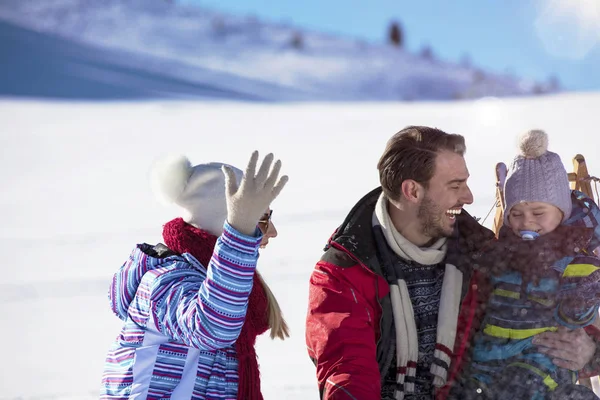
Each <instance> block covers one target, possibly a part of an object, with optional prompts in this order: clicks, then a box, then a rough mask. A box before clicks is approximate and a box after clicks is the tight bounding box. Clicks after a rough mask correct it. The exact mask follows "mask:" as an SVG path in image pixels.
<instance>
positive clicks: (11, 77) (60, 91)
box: [0, 21, 306, 101]
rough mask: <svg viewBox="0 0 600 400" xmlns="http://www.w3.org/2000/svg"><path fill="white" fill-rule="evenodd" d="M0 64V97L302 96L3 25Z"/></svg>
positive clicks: (0, 25)
mask: <svg viewBox="0 0 600 400" xmlns="http://www.w3.org/2000/svg"><path fill="white" fill-rule="evenodd" d="M0 60H2V62H0V94H1V95H4V96H17V97H45V98H62V99H89V100H108V99H148V98H169V97H172V98H182V97H195V98H207V99H229V100H245V101H274V100H279V101H281V100H288V99H296V100H297V99H302V98H305V97H306V96H304V95H303V94H301V93H297V92H296V91H294V90H291V89H284V88H279V87H277V86H276V85H274V84H270V83H261V82H257V81H253V80H250V79H244V78H241V77H238V76H235V75H231V74H226V73H219V72H213V71H208V70H204V69H203V68H201V67H193V68H190V67H188V66H186V65H185V64H182V63H181V62H178V61H177V60H170V59H157V58H156V57H152V56H146V55H140V54H136V53H129V52H126V51H122V50H112V49H106V48H98V47H96V46H91V45H87V44H82V43H77V42H74V41H72V40H69V39H65V38H61V37H58V36H55V35H48V34H41V33H38V32H35V31H32V30H30V29H26V28H23V27H19V26H17V25H13V24H11V23H7V22H2V21H0ZM173 71H176V73H174V72H173ZM186 75H188V76H186ZM192 76H193V77H192Z"/></svg>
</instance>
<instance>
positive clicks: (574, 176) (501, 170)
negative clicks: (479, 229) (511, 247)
mask: <svg viewBox="0 0 600 400" xmlns="http://www.w3.org/2000/svg"><path fill="white" fill-rule="evenodd" d="M567 176H568V177H569V182H570V183H571V189H575V190H579V191H581V192H583V193H585V194H586V195H587V196H588V197H589V198H591V199H593V200H594V201H595V202H596V204H598V201H599V200H600V199H599V196H598V192H597V190H596V192H595V193H594V191H593V190H592V181H597V178H595V177H591V176H590V175H589V173H588V169H587V165H586V163H585V158H584V157H583V156H582V155H581V154H577V155H576V156H575V157H573V172H569V173H567ZM505 180H506V164H504V163H503V162H499V163H498V164H496V215H495V217H494V225H493V231H494V233H495V234H496V237H498V233H499V232H500V228H501V227H502V224H503V222H504V208H505V206H506V204H504V195H503V192H504V181H505ZM594 186H595V185H594ZM595 325H596V326H597V327H598V328H600V321H599V318H596V322H595ZM578 383H579V384H580V385H585V386H587V387H589V388H590V389H592V390H593V391H594V393H595V394H596V395H600V377H599V376H593V377H591V378H582V379H580V380H579V381H578Z"/></svg>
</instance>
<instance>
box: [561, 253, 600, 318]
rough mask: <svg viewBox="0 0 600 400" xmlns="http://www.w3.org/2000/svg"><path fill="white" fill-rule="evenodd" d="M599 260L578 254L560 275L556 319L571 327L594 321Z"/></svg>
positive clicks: (599, 286) (599, 302) (598, 300)
mask: <svg viewBox="0 0 600 400" xmlns="http://www.w3.org/2000/svg"><path fill="white" fill-rule="evenodd" d="M599 295H600V260H599V259H598V258H596V257H590V256H577V257H575V258H574V259H573V260H572V261H571V263H569V265H567V267H566V269H565V271H564V273H563V276H562V278H561V283H560V288H559V298H560V301H559V303H558V306H557V309H556V318H557V320H558V322H560V323H561V324H562V325H565V326H567V327H568V328H570V329H576V328H581V327H583V326H587V325H589V324H591V323H592V322H594V319H595V318H596V316H597V314H598V307H599V305H600V297H599Z"/></svg>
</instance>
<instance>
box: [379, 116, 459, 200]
mask: <svg viewBox="0 0 600 400" xmlns="http://www.w3.org/2000/svg"><path fill="white" fill-rule="evenodd" d="M444 150H447V151H451V152H453V153H457V154H460V155H461V156H462V155H464V153H465V151H466V146H465V138H464V137H463V136H462V135H458V134H452V133H446V132H444V131H442V130H439V129H436V128H429V127H426V126H408V127H406V128H404V129H402V130H401V131H400V132H398V133H396V134H395V135H394V136H392V137H391V138H390V140H388V142H387V145H386V146H385V150H384V152H383V154H382V155H381V158H380V159H379V162H378V163H377V169H378V170H379V182H380V183H381V187H382V188H383V193H385V195H386V196H387V197H388V198H390V199H394V200H397V199H399V198H400V196H401V187H402V182H404V181H405V180H407V179H412V180H414V181H416V182H419V183H420V184H421V185H423V186H424V187H425V188H427V187H428V186H429V181H430V180H431V178H432V177H433V174H434V173H435V160H436V158H437V155H438V154H439V152H440V151H444Z"/></svg>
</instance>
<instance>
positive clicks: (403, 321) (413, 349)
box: [373, 193, 462, 400]
mask: <svg viewBox="0 0 600 400" xmlns="http://www.w3.org/2000/svg"><path fill="white" fill-rule="evenodd" d="M387 204H388V201H387V198H386V197H385V196H384V195H383V193H382V194H381V196H380V197H379V200H378V201H377V205H376V206H375V213H374V214H373V225H380V226H381V229H382V230H383V234H384V237H385V239H386V241H387V243H388V245H389V246H390V247H391V248H392V250H393V251H394V252H395V253H396V254H397V255H398V256H400V257H402V258H404V259H406V260H413V261H415V262H417V263H419V264H422V265H434V264H438V263H440V262H441V261H442V260H443V259H444V257H445V256H446V239H445V238H442V239H439V240H438V241H436V242H435V243H434V244H433V245H432V246H430V247H426V248H420V247H418V246H416V245H414V244H413V243H411V242H409V241H408V240H407V239H406V238H405V237H404V236H402V235H401V234H400V232H398V230H397V229H396V228H395V227H394V225H393V223H392V221H391V219H390V215H389V212H388V210H387ZM461 290H462V272H460V271H459V270H458V269H457V268H456V267H455V266H454V265H452V264H446V267H445V272H444V281H443V283H442V294H441V299H440V309H439V314H438V325H437V336H436V345H435V352H434V361H433V363H432V364H431V373H432V374H433V376H434V378H433V384H434V385H435V386H436V387H442V386H444V385H445V384H446V380H447V376H448V368H449V367H450V356H451V354H452V349H453V348H454V340H455V339H456V327H457V321H458V311H459V309H460V295H461ZM390 296H391V301H392V312H393V315H394V326H395V328H396V367H397V374H396V383H398V384H399V385H397V386H398V388H399V389H397V390H396V396H395V397H396V399H397V400H402V399H404V394H405V393H413V392H414V390H415V384H414V377H415V374H416V366H417V358H418V354H419V342H418V338H417V327H416V325H415V315H414V312H413V307H412V303H411V301H410V296H409V294H408V288H407V286H406V282H405V281H404V280H403V279H398V282H397V284H391V285H390ZM407 377H412V379H406V378H407ZM402 388H403V389H402Z"/></svg>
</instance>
